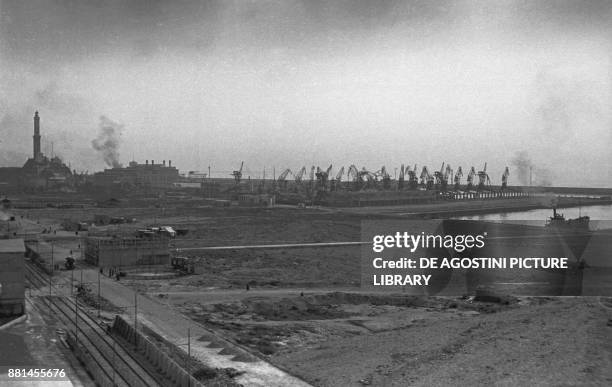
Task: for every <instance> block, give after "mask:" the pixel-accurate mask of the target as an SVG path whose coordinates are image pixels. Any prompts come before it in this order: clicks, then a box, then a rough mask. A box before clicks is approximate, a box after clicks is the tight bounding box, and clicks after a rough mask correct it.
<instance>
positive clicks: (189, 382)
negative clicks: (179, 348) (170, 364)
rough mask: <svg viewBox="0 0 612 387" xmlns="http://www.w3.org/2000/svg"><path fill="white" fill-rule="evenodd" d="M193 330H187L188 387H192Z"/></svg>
mask: <svg viewBox="0 0 612 387" xmlns="http://www.w3.org/2000/svg"><path fill="white" fill-rule="evenodd" d="M190 370H191V328H187V376H188V377H187V387H191V371H190Z"/></svg>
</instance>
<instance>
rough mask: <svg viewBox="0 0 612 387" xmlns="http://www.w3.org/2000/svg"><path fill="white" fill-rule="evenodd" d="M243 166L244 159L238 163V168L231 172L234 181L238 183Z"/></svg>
mask: <svg viewBox="0 0 612 387" xmlns="http://www.w3.org/2000/svg"><path fill="white" fill-rule="evenodd" d="M243 166H244V161H243V162H242V163H240V169H239V170H237V171H234V172H232V175H233V176H234V181H235V182H236V184H240V179H242V167H243Z"/></svg>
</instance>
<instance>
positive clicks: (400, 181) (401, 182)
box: [397, 164, 405, 191]
mask: <svg viewBox="0 0 612 387" xmlns="http://www.w3.org/2000/svg"><path fill="white" fill-rule="evenodd" d="M404 173H405V170H404V164H402V166H401V167H400V174H399V177H398V178H397V189H398V191H401V190H402V189H403V188H404Z"/></svg>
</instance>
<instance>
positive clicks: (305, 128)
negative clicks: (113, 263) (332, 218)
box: [0, 0, 612, 186]
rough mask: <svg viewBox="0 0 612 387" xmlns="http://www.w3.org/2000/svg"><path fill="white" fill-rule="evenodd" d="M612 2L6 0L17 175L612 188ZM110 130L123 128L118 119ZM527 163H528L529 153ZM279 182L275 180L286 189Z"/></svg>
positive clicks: (5, 139) (11, 145)
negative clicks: (100, 148)
mask: <svg viewBox="0 0 612 387" xmlns="http://www.w3.org/2000/svg"><path fill="white" fill-rule="evenodd" d="M609 20H612V3H610V2H609V1H564V0H556V1H526V0H523V1H511V0H507V1H460V0H457V1H426V0H421V1H408V0H406V1H399V0H388V1H387V0H384V1H368V0H339V1H329V2H327V1H317V0H282V1H281V0H278V1H265V0H253V1H246V0H236V1H229V0H227V1H195V0H189V1H153V0H149V1H144V0H130V1H128V0H109V1H81V0H55V1H53V0H46V1H36V0H29V1H19V0H0V140H1V141H2V142H0V163H2V164H4V165H5V166H8V165H21V164H22V163H23V162H24V161H25V159H26V158H27V157H28V156H29V154H30V152H31V138H32V137H31V135H32V116H33V113H34V111H35V110H38V111H39V112H40V116H41V126H42V135H43V151H44V152H45V153H51V143H53V151H54V153H56V154H59V155H61V156H62V157H63V158H64V159H65V161H66V162H67V163H68V162H69V163H70V164H71V166H72V167H73V168H76V169H77V170H89V171H90V172H91V171H94V170H99V169H101V168H103V167H104V166H105V163H104V158H103V157H102V155H100V154H99V153H98V152H97V151H96V150H94V149H93V148H92V145H91V142H92V140H93V139H95V138H96V137H97V136H98V133H99V131H100V125H101V122H106V123H108V122H114V123H115V124H116V125H117V131H119V132H120V139H119V140H120V141H119V152H118V153H119V158H120V160H119V161H121V162H122V163H127V162H128V161H130V160H131V159H132V158H134V159H136V160H138V161H140V162H144V160H145V159H148V160H151V159H154V160H156V162H157V161H161V160H164V159H165V160H169V159H171V160H172V161H173V164H174V165H176V166H177V167H178V168H179V169H180V170H181V171H188V170H202V171H205V170H206V169H207V168H208V166H209V165H210V166H211V169H212V170H213V172H214V171H216V174H217V175H219V176H221V175H224V174H225V175H227V174H228V173H229V172H230V171H231V170H233V169H236V168H238V167H239V165H240V162H241V161H242V160H244V161H245V169H246V171H247V174H252V175H253V176H255V175H258V174H261V173H262V170H263V169H264V168H266V174H271V172H272V169H273V168H276V174H277V175H278V174H279V173H280V171H281V170H282V169H284V168H291V169H292V170H296V171H297V170H298V169H299V168H301V167H302V166H303V165H307V166H308V165H313V164H314V165H321V166H322V167H323V166H325V167H327V166H328V165H329V164H333V165H334V170H337V168H339V167H340V166H342V165H345V166H348V165H350V164H356V165H357V166H358V167H362V166H366V167H367V168H368V169H371V170H378V169H380V167H381V166H382V165H386V167H387V169H388V170H390V171H392V173H393V172H394V169H395V168H396V167H399V166H400V165H401V164H402V163H404V164H410V165H414V164H415V163H416V164H418V166H419V169H420V168H421V167H422V166H423V165H428V166H429V167H430V169H437V168H439V167H440V165H441V163H442V162H443V161H444V162H447V163H450V164H451V166H453V167H456V166H458V165H461V166H463V168H464V169H466V168H468V169H469V167H470V166H472V165H474V166H475V167H476V168H477V169H479V168H482V166H483V164H484V163H485V162H487V163H488V172H489V173H490V175H491V178H492V180H493V182H494V183H499V180H500V175H501V173H502V171H503V169H504V168H505V166H506V165H508V166H510V167H511V173H512V174H511V178H510V179H511V180H510V181H511V183H518V179H519V176H518V175H519V171H518V170H517V167H516V166H515V165H523V166H524V165H525V162H527V164H528V165H529V163H531V165H533V169H534V171H536V172H535V175H537V176H535V178H536V179H541V180H547V181H549V182H552V183H554V184H555V185H591V186H612V151H611V150H612V133H611V132H612V54H611V53H612V23H610V22H609ZM101 117H105V118H104V119H102V118H101ZM519 154H520V155H521V156H520V158H521V160H519V161H520V162H518V163H517V160H516V159H517V155H519ZM268 176H269V175H268Z"/></svg>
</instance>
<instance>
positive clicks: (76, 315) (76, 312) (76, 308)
mask: <svg viewBox="0 0 612 387" xmlns="http://www.w3.org/2000/svg"><path fill="white" fill-rule="evenodd" d="M78 322H79V298H78V294H75V295H74V341H75V343H76V347H77V349H78V347H79V328H78V327H79V323H78Z"/></svg>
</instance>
